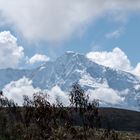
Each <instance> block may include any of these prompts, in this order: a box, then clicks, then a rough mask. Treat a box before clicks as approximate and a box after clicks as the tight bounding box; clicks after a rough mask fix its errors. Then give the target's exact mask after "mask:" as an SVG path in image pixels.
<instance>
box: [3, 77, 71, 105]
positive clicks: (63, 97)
mask: <svg viewBox="0 0 140 140" xmlns="http://www.w3.org/2000/svg"><path fill="white" fill-rule="evenodd" d="M2 91H3V93H4V96H5V97H7V98H8V99H12V100H14V101H15V103H17V104H18V105H20V106H21V105H22V104H23V95H27V96H28V97H29V98H32V96H33V94H34V93H37V92H42V93H43V94H47V95H48V100H49V101H50V103H51V104H55V103H56V99H59V100H60V102H62V103H63V105H65V106H67V105H69V97H68V95H67V93H65V92H63V91H62V90H61V89H60V87H58V86H57V85H56V86H54V87H53V88H52V89H51V90H41V89H40V88H34V87H33V85H32V80H30V79H28V78H26V77H23V78H21V79H19V80H17V81H12V82H10V83H9V84H7V85H5V87H4V88H3V90H2Z"/></svg>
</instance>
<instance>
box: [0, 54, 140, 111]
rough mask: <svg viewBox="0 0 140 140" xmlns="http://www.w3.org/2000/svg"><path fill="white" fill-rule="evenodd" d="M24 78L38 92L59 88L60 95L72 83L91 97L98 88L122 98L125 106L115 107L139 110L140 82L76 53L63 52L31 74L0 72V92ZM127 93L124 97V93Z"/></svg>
mask: <svg viewBox="0 0 140 140" xmlns="http://www.w3.org/2000/svg"><path fill="white" fill-rule="evenodd" d="M23 76H25V77H27V78H29V79H31V80H32V81H33V86H34V87H39V88H41V89H51V88H52V87H54V86H55V85H58V86H59V87H60V88H61V89H62V90H63V91H69V89H70V87H71V85H72V84H73V83H74V82H79V83H80V85H81V86H82V87H83V88H84V89H85V90H89V89H90V90H93V94H94V90H96V89H99V88H101V87H105V88H107V89H112V90H114V91H117V93H119V96H120V97H122V98H124V104H121V105H117V107H121V108H129V107H131V108H132V109H136V110H139V102H140V90H139V88H136V87H138V86H139V87H140V81H139V80H138V79H137V77H136V76H134V75H132V74H130V73H127V72H124V71H120V70H115V69H111V68H108V67H104V66H102V65H98V64H96V63H94V62H92V61H90V60H89V59H88V58H86V57H85V56H84V55H81V54H78V53H74V52H66V53H65V54H64V55H62V56H60V57H59V58H57V59H56V60H55V61H49V62H47V63H45V64H43V65H42V66H40V67H37V68H35V69H32V70H18V69H16V70H15V69H1V70H0V88H1V89H2V88H3V87H4V86H5V85H6V84H8V83H9V82H11V81H13V80H14V81H16V80H19V79H20V78H22V77H23ZM126 90H127V94H125V93H124V91H126ZM101 94H102V93H101ZM102 102H104V101H102ZM105 104H106V106H112V105H111V104H108V103H105ZM115 106H116V105H114V107H115Z"/></svg>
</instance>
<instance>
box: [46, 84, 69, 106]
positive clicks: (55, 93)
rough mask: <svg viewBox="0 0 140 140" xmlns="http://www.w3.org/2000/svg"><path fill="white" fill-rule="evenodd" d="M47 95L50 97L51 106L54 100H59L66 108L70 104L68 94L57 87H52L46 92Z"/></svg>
mask: <svg viewBox="0 0 140 140" xmlns="http://www.w3.org/2000/svg"><path fill="white" fill-rule="evenodd" d="M47 93H48V95H49V97H50V98H49V101H50V103H51V104H55V103H56V99H59V101H60V102H62V104H63V105H64V106H68V105H69V104H70V103H69V96H68V93H66V92H64V91H62V90H61V89H60V87H59V86H57V85H56V86H54V87H53V88H52V89H51V90H48V91H47Z"/></svg>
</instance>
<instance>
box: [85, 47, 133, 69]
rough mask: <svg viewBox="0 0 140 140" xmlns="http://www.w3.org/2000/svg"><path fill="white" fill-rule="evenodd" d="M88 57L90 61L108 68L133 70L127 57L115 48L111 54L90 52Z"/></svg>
mask: <svg viewBox="0 0 140 140" xmlns="http://www.w3.org/2000/svg"><path fill="white" fill-rule="evenodd" d="M86 56H87V58H89V59H90V60H92V61H94V62H96V63H98V64H101V65H104V66H107V67H111V68H115V69H121V70H124V71H131V70H132V66H131V63H130V61H129V59H128V57H127V55H126V54H125V53H124V52H123V51H122V50H121V49H120V48H114V49H113V50H112V51H110V52H107V51H103V52H97V51H96V52H89V53H88V54H87V55H86Z"/></svg>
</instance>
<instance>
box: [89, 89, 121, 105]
mask: <svg viewBox="0 0 140 140" xmlns="http://www.w3.org/2000/svg"><path fill="white" fill-rule="evenodd" d="M87 94H88V95H89V99H90V100H91V101H92V100H94V99H99V101H100V102H104V103H107V104H112V105H116V104H120V103H122V102H123V101H124V98H123V97H121V96H119V94H118V92H117V91H115V90H113V89H111V88H105V87H100V88H97V89H95V90H88V91H87Z"/></svg>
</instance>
